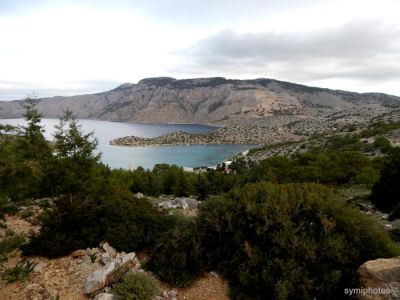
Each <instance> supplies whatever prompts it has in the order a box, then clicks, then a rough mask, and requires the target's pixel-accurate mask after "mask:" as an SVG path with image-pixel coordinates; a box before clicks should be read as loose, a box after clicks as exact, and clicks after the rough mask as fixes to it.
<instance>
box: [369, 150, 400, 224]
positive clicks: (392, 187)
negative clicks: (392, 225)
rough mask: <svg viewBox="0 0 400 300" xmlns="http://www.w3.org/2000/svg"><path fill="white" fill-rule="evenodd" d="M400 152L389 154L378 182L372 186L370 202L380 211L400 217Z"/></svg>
mask: <svg viewBox="0 0 400 300" xmlns="http://www.w3.org/2000/svg"><path fill="white" fill-rule="evenodd" d="M399 182H400V150H399V149H395V150H392V151H391V152H390V154H389V155H388V157H387V159H386V161H385V162H384V165H383V167H382V170H381V174H380V179H379V181H378V182H377V183H376V184H375V185H374V186H373V188H372V193H371V202H372V203H373V204H374V205H375V206H376V207H377V208H379V209H380V210H383V211H384V212H387V213H392V214H393V217H400V198H399V195H400V185H399Z"/></svg>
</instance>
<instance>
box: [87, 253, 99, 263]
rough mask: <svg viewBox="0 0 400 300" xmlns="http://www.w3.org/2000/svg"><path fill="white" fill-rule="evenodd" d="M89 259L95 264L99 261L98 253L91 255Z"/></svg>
mask: <svg viewBox="0 0 400 300" xmlns="http://www.w3.org/2000/svg"><path fill="white" fill-rule="evenodd" d="M89 258H90V261H91V262H92V264H94V263H95V262H96V259H97V255H96V253H92V254H89Z"/></svg>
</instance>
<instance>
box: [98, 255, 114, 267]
mask: <svg viewBox="0 0 400 300" xmlns="http://www.w3.org/2000/svg"><path fill="white" fill-rule="evenodd" d="M112 261H113V259H112V258H111V257H110V255H109V254H108V253H101V254H100V263H101V264H102V265H104V266H106V265H108V264H109V263H110V262H112Z"/></svg>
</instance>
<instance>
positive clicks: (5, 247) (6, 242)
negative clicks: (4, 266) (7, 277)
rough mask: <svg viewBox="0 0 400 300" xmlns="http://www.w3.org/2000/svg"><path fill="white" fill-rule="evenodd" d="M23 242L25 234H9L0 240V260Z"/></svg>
mask: <svg viewBox="0 0 400 300" xmlns="http://www.w3.org/2000/svg"><path fill="white" fill-rule="evenodd" d="M23 243H25V236H23V235H14V234H11V235H9V236H6V237H5V238H3V239H2V240H1V241H0V260H3V259H6V258H7V254H8V253H10V252H11V251H13V250H14V249H17V248H18V247H20V246H21V245H22V244H23Z"/></svg>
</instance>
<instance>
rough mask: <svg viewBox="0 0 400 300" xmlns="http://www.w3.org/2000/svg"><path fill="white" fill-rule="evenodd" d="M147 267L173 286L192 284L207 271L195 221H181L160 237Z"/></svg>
mask: <svg viewBox="0 0 400 300" xmlns="http://www.w3.org/2000/svg"><path fill="white" fill-rule="evenodd" d="M150 256H151V259H150V261H149V262H148V264H147V265H146V268H147V269H149V270H151V271H152V272H154V273H155V274H156V275H157V276H158V277H159V278H160V279H161V280H165V281H167V282H169V283H171V284H173V285H174V286H186V285H189V284H190V283H191V282H192V281H193V280H194V279H196V278H197V277H198V276H199V275H200V274H201V273H202V272H203V270H204V263H203V259H202V251H201V243H200V239H199V235H198V230H197V226H196V223H195V222H194V221H192V220H190V219H189V220H187V219H186V220H185V219H183V220H181V221H180V222H179V223H178V224H177V226H176V227H175V228H173V229H172V230H170V231H169V232H168V233H167V234H165V235H164V236H163V237H162V238H160V239H159V240H157V243H156V247H155V248H154V249H153V250H152V252H151V255H150Z"/></svg>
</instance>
